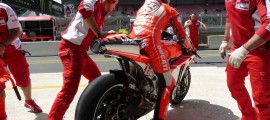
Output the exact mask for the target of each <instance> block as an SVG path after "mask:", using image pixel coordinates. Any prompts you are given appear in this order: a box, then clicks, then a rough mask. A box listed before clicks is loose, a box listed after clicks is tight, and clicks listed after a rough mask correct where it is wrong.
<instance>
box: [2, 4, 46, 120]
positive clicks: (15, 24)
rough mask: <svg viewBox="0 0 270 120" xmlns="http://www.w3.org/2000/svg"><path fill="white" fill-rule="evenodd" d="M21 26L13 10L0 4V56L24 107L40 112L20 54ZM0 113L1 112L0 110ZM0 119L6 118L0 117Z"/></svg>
mask: <svg viewBox="0 0 270 120" xmlns="http://www.w3.org/2000/svg"><path fill="white" fill-rule="evenodd" d="M20 29H21V25H20V23H19V20H18V18H17V16H16V14H15V12H14V11H13V9H12V8H11V7H10V6H8V5H6V4H4V3H0V56H1V59H3V60H4V62H5V64H6V65H7V66H8V68H9V70H10V72H11V73H12V75H13V77H14V79H15V81H16V84H17V85H18V86H19V87H21V89H22V91H23V93H24V96H25V104H24V106H25V107H27V108H29V109H31V111H32V112H35V113H39V112H42V110H41V108H40V107H39V106H38V105H37V104H36V103H35V102H34V101H33V100H32V96H31V81H30V72H29V65H28V63H27V61H26V58H25V56H24V55H23V53H22V48H21V41H20V40H19V38H18V36H19V34H20ZM5 88H6V86H5V84H0V103H1V108H0V109H2V104H3V106H4V104H5V101H4V100H5V91H4V89H5ZM0 111H1V110H0ZM0 117H4V118H5V117H6V115H4V116H2V115H1V116H0ZM1 120H2V118H1Z"/></svg>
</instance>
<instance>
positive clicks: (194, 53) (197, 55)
mask: <svg viewBox="0 0 270 120" xmlns="http://www.w3.org/2000/svg"><path fill="white" fill-rule="evenodd" d="M190 53H192V54H193V55H195V56H196V57H197V58H202V57H201V56H200V55H199V54H198V53H197V51H190Z"/></svg>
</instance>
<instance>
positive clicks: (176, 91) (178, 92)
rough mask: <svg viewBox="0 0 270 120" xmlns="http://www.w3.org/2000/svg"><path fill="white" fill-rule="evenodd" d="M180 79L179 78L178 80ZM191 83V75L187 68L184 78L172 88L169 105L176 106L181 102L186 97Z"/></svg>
mask: <svg viewBox="0 0 270 120" xmlns="http://www.w3.org/2000/svg"><path fill="white" fill-rule="evenodd" d="M178 79H180V76H179V78H178ZM190 82H191V75H190V70H189V67H188V68H187V69H186V71H185V73H184V76H183V78H182V79H181V80H178V82H177V83H176V85H175V86H174V88H173V90H172V92H171V100H170V101H171V104H172V105H176V104H179V103H181V102H182V101H183V99H184V98H185V97H186V95H187V93H188V90H189V87H190Z"/></svg>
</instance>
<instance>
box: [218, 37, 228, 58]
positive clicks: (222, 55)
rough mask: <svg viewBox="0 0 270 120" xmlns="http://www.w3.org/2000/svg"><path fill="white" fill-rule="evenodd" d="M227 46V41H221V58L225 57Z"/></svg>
mask: <svg viewBox="0 0 270 120" xmlns="http://www.w3.org/2000/svg"><path fill="white" fill-rule="evenodd" d="M227 48H228V41H222V43H221V45H220V47H219V53H220V56H221V58H222V59H224V58H225V57H226V50H227Z"/></svg>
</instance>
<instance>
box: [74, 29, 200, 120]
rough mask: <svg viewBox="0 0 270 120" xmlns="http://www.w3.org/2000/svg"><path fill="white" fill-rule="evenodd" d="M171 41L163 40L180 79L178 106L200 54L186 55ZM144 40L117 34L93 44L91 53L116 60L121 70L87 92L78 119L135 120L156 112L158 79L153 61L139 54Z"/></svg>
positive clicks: (176, 91)
mask: <svg viewBox="0 0 270 120" xmlns="http://www.w3.org/2000/svg"><path fill="white" fill-rule="evenodd" d="M170 38H171V37H166V36H165V37H163V39H167V40H162V45H163V48H164V51H165V52H166V53H165V54H166V55H167V56H168V60H169V63H170V66H171V73H172V76H173V77H174V78H175V80H176V84H175V86H174V89H173V91H172V92H171V100H170V103H171V104H173V105H175V104H178V103H180V102H181V101H182V100H183V99H184V98H185V96H186V94H187V92H188V90H189V86H190V82H191V75H190V70H189V63H190V62H191V61H192V60H193V59H194V57H195V56H196V55H197V53H196V52H186V51H187V50H186V49H185V48H184V47H183V45H181V44H179V42H176V41H173V40H170ZM140 41H141V40H133V39H129V38H128V37H127V35H123V34H114V35H109V36H106V37H103V38H102V39H99V40H95V41H94V42H93V44H92V45H91V50H92V51H93V52H94V53H99V54H104V56H105V57H111V58H116V59H117V61H118V62H119V64H120V67H121V69H120V70H110V72H109V74H105V75H102V76H100V77H98V78H96V79H95V80H94V81H93V82H91V83H90V84H89V85H88V86H87V87H86V88H85V89H84V91H83V93H82V94H81V96H80V98H79V101H78V104H77V107H76V113H75V120H135V119H138V118H140V117H141V116H143V115H145V114H147V113H149V112H150V111H151V110H153V109H154V107H155V104H156V100H157V93H158V78H157V76H156V75H155V72H154V71H153V69H152V67H151V65H150V61H149V58H148V57H147V56H146V55H143V54H140V53H139V51H140V50H139V45H138V43H139V42H140ZM119 44H121V45H119ZM197 56H198V55H197ZM198 57H199V56H198Z"/></svg>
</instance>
